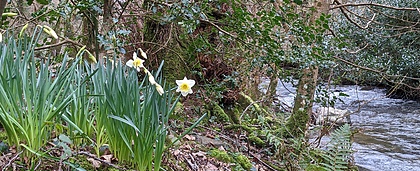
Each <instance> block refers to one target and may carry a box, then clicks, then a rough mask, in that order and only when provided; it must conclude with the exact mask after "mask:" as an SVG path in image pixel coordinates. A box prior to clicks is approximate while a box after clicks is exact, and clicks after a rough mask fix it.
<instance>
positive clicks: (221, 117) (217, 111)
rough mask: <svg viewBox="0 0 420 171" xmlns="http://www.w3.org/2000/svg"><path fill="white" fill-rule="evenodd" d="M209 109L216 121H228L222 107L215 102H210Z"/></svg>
mask: <svg viewBox="0 0 420 171" xmlns="http://www.w3.org/2000/svg"><path fill="white" fill-rule="evenodd" d="M209 108H210V111H211V113H212V115H213V116H215V117H217V120H218V121H221V122H228V121H229V115H227V114H226V112H225V110H223V108H222V107H220V106H219V105H218V104H216V103H212V104H211V105H210V106H209Z"/></svg>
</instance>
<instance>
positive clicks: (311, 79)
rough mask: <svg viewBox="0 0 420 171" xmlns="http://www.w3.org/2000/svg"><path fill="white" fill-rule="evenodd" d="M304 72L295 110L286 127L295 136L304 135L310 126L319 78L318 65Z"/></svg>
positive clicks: (299, 84) (298, 88) (300, 81)
mask: <svg viewBox="0 0 420 171" xmlns="http://www.w3.org/2000/svg"><path fill="white" fill-rule="evenodd" d="M302 72H303V73H302V76H301V77H300V80H299V83H298V87H297V94H296V98H295V104H294V107H293V112H292V115H291V116H290V118H289V119H288V120H287V122H286V128H287V130H288V131H289V134H290V135H291V136H293V137H299V136H303V135H304V134H305V132H306V130H307V128H308V123H309V121H310V116H311V114H312V104H313V99H314V94H315V89H316V84H317V82H316V80H317V78H318V67H317V66H310V67H308V68H305V69H304V70H303V71H302Z"/></svg>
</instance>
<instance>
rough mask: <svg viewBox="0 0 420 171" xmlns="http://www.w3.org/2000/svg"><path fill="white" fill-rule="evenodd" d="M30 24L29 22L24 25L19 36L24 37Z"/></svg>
mask: <svg viewBox="0 0 420 171" xmlns="http://www.w3.org/2000/svg"><path fill="white" fill-rule="evenodd" d="M28 24H29V23H26V24H25V25H24V26H23V27H22V29H21V30H20V33H19V37H22V35H23V33H24V32H25V30H26V28H28Z"/></svg>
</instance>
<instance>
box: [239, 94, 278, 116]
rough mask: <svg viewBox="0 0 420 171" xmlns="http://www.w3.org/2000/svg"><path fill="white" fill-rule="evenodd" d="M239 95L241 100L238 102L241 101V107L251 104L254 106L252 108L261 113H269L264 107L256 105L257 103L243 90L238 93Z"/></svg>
mask: <svg viewBox="0 0 420 171" xmlns="http://www.w3.org/2000/svg"><path fill="white" fill-rule="evenodd" d="M239 94H240V95H241V100H239V101H240V103H242V104H241V105H242V106H243V107H247V106H248V105H252V106H253V107H254V109H255V110H256V111H257V112H258V113H261V114H265V115H270V113H268V112H267V111H266V110H265V109H264V108H262V107H260V105H258V103H256V102H255V101H254V100H252V98H251V97H249V96H248V95H246V94H245V93H243V92H240V93H239Z"/></svg>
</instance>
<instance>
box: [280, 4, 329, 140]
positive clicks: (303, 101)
mask: <svg viewBox="0 0 420 171" xmlns="http://www.w3.org/2000/svg"><path fill="white" fill-rule="evenodd" d="M312 5H313V6H314V7H315V8H316V10H315V11H314V12H313V13H312V15H311V18H310V20H309V23H308V25H314V24H316V23H315V21H316V19H318V18H319V17H320V16H321V14H323V13H324V14H326V13H328V10H329V0H315V1H313V4H312ZM318 34H322V33H318ZM315 43H316V42H313V45H314V44H315ZM314 53H315V52H314ZM317 78H318V66H316V65H312V66H309V67H307V68H305V69H303V71H302V76H301V77H300V79H299V83H298V87H297V94H296V98H295V102H294V107H293V111H292V115H291V116H290V118H289V119H288V120H287V122H286V129H287V131H288V133H289V135H291V136H293V137H302V136H304V135H305V132H306V130H307V128H308V125H309V121H310V118H311V117H310V116H311V114H312V105H313V99H314V94H315V90H316V85H317Z"/></svg>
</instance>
